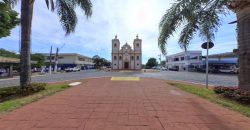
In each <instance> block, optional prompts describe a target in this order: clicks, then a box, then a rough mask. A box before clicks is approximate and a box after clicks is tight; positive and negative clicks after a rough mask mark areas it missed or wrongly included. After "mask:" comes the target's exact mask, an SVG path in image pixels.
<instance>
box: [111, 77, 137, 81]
mask: <svg viewBox="0 0 250 130" xmlns="http://www.w3.org/2000/svg"><path fill="white" fill-rule="evenodd" d="M110 80H111V81H139V80H140V77H111V79H110Z"/></svg>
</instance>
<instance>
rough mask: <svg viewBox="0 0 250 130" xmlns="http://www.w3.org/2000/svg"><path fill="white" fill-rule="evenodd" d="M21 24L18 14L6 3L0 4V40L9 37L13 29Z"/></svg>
mask: <svg viewBox="0 0 250 130" xmlns="http://www.w3.org/2000/svg"><path fill="white" fill-rule="evenodd" d="M19 23H20V19H19V18H18V13H17V12H16V11H14V10H12V9H11V8H10V6H8V4H6V3H5V2H0V38H2V37H7V36H9V35H10V31H11V29H13V28H14V27H15V26H16V25H18V24H19Z"/></svg>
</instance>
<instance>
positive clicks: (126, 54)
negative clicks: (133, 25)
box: [111, 35, 142, 70]
mask: <svg viewBox="0 0 250 130" xmlns="http://www.w3.org/2000/svg"><path fill="white" fill-rule="evenodd" d="M120 45H121V44H120V41H119V39H118V38H117V36H115V38H114V39H112V54H111V55H112V58H111V59H112V63H111V68H112V69H113V70H140V69H141V68H142V40H141V39H139V38H138V35H137V36H136V39H134V43H133V47H131V46H130V45H129V44H128V43H126V44H124V45H123V46H121V47H120Z"/></svg>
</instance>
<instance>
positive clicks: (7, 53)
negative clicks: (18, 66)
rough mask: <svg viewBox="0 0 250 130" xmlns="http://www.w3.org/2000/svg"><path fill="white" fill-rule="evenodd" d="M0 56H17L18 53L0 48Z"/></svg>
mask: <svg viewBox="0 0 250 130" xmlns="http://www.w3.org/2000/svg"><path fill="white" fill-rule="evenodd" d="M0 56H3V57H11V58H18V57H19V55H18V54H16V53H15V52H11V51H8V50H5V49H3V48H1V49H0Z"/></svg>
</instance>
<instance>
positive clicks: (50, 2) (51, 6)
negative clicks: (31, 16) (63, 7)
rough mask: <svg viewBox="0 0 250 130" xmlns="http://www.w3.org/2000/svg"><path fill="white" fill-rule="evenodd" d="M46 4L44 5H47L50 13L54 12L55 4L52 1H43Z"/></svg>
mask: <svg viewBox="0 0 250 130" xmlns="http://www.w3.org/2000/svg"><path fill="white" fill-rule="evenodd" d="M45 2H46V5H47V8H48V9H50V8H51V11H54V10H55V4H54V1H53V0H45Z"/></svg>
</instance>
